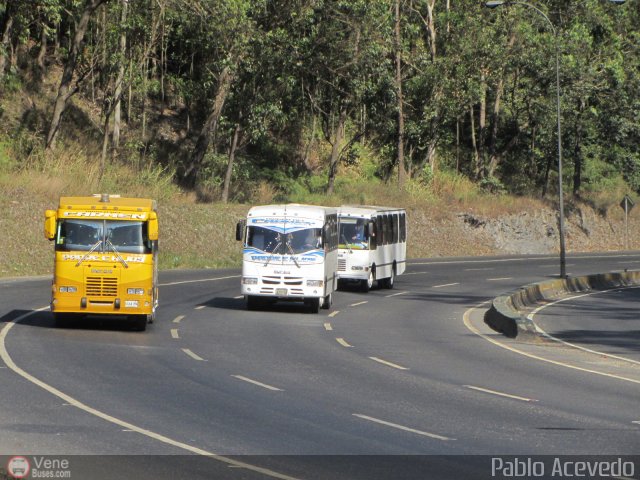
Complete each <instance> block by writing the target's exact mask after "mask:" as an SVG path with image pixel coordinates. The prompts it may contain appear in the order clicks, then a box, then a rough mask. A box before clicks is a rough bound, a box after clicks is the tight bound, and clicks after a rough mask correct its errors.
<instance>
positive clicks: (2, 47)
mask: <svg viewBox="0 0 640 480" xmlns="http://www.w3.org/2000/svg"><path fill="white" fill-rule="evenodd" d="M10 5H11V4H9V6H7V10H6V12H5V22H4V29H3V31H2V40H1V41H0V78H2V77H4V71H5V69H6V68H7V54H8V52H9V49H10V48H11V28H12V27H13V9H12V8H11V6H10Z"/></svg>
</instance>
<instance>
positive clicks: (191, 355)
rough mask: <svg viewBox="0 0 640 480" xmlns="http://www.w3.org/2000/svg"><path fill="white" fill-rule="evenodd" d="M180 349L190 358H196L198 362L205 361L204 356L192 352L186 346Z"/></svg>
mask: <svg viewBox="0 0 640 480" xmlns="http://www.w3.org/2000/svg"><path fill="white" fill-rule="evenodd" d="M182 351H183V352H184V353H186V354H187V355H189V356H190V357H191V358H193V359H194V360H198V361H199V362H206V360H205V359H204V358H202V357H201V356H199V355H196V354H195V353H193V352H192V351H191V350H189V349H188V348H183V349H182Z"/></svg>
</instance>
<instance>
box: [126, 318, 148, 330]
mask: <svg viewBox="0 0 640 480" xmlns="http://www.w3.org/2000/svg"><path fill="white" fill-rule="evenodd" d="M129 318H130V319H131V321H133V328H134V329H135V330H136V331H137V332H144V331H145V330H146V329H147V316H146V315H131V317H129Z"/></svg>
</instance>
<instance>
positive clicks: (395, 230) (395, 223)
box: [393, 213, 400, 243]
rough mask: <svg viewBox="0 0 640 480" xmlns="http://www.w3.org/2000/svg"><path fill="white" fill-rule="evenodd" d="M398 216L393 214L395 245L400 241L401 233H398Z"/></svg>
mask: <svg viewBox="0 0 640 480" xmlns="http://www.w3.org/2000/svg"><path fill="white" fill-rule="evenodd" d="M398 230H399V229H398V214H397V213H394V214H393V243H398V239H399V238H400V235H399V234H400V232H399V231H398Z"/></svg>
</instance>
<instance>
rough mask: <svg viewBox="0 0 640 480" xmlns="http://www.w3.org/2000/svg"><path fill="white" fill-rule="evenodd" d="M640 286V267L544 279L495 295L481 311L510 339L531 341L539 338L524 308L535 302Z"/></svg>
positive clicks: (496, 329)
mask: <svg viewBox="0 0 640 480" xmlns="http://www.w3.org/2000/svg"><path fill="white" fill-rule="evenodd" d="M634 285H640V270H633V271H624V272H612V273H597V274H593V275H583V276H579V277H568V278H565V279H556V280H547V281H544V282H538V283H532V284H529V285H525V286H524V287H520V288H518V289H517V290H515V291H513V292H510V293H506V294H504V295H501V296H499V297H496V298H495V299H494V300H493V302H492V303H491V308H489V310H487V311H486V312H485V314H484V322H485V323H486V324H487V325H488V326H489V327H491V328H492V329H493V330H495V331H496V332H499V333H502V334H503V335H505V336H507V337H509V338H516V337H517V338H518V339H524V340H532V339H535V338H537V337H538V333H537V331H536V328H535V325H534V323H533V322H532V321H531V320H529V319H528V318H527V316H526V313H525V312H526V311H527V310H529V309H531V307H533V306H535V305H539V304H541V303H544V302H546V301H549V300H554V299H558V298H560V297H562V296H563V295H566V294H568V293H579V292H589V291H599V290H609V289H612V288H616V287H627V286H634Z"/></svg>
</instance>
